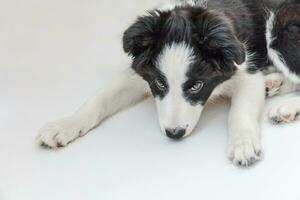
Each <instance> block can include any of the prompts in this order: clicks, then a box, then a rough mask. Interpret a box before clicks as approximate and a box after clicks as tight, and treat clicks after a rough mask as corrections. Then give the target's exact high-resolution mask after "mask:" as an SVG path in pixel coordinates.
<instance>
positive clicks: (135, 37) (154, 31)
mask: <svg viewBox="0 0 300 200" xmlns="http://www.w3.org/2000/svg"><path fill="white" fill-rule="evenodd" d="M160 21H161V17H160V13H159V11H154V12H149V15H147V16H143V17H139V18H138V19H137V21H136V22H135V23H134V24H132V25H131V26H130V27H129V28H128V29H127V30H126V31H125V32H124V35H123V49H124V51H125V52H126V53H128V54H129V55H131V56H133V57H135V56H137V55H139V54H140V53H142V52H143V51H145V50H147V49H149V48H151V47H152V46H153V45H154V44H155V42H156V38H157V36H158V34H159V27H160Z"/></svg>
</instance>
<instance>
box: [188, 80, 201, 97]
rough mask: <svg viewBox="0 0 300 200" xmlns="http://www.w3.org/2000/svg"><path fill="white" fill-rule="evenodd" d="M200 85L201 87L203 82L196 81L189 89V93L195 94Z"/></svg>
mask: <svg viewBox="0 0 300 200" xmlns="http://www.w3.org/2000/svg"><path fill="white" fill-rule="evenodd" d="M202 87H203V82H202V81H198V82H196V83H195V84H194V85H193V86H192V87H191V88H190V89H189V93H191V94H196V93H198V92H199V91H200V90H201V89H202Z"/></svg>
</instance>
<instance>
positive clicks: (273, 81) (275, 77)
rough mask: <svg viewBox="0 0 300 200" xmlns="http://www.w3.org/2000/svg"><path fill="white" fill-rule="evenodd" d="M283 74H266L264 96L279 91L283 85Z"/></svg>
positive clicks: (272, 94)
mask: <svg viewBox="0 0 300 200" xmlns="http://www.w3.org/2000/svg"><path fill="white" fill-rule="evenodd" d="M283 80H284V77H283V74H281V73H272V74H268V75H266V78H265V85H266V96H267V97H272V96H275V95H276V94H279V93H280V88H281V86H282V85H283Z"/></svg>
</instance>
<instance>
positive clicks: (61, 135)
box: [36, 117, 86, 149]
mask: <svg viewBox="0 0 300 200" xmlns="http://www.w3.org/2000/svg"><path fill="white" fill-rule="evenodd" d="M81 123H82V122H81V120H80V119H78V118H76V117H67V118H63V119H60V120H57V121H54V122H50V123H48V124H46V125H45V126H44V127H42V128H41V129H40V130H39V134H38V136H37V138H36V140H37V142H38V144H39V145H41V146H43V147H46V148H53V149H56V148H59V147H64V146H66V145H68V144H69V143H70V142H72V141H73V140H75V139H76V138H78V137H79V136H82V135H84V134H85V133H86V132H85V130H83V128H82V127H81Z"/></svg>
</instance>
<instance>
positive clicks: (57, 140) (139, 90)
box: [37, 68, 150, 148]
mask: <svg viewBox="0 0 300 200" xmlns="http://www.w3.org/2000/svg"><path fill="white" fill-rule="evenodd" d="M149 92H150V90H149V86H148V84H147V83H146V82H145V81H144V80H143V79H142V78H141V77H140V76H138V75H137V74H136V73H135V72H133V70H132V69H131V68H129V69H127V70H126V71H124V72H123V73H122V74H121V75H120V76H118V77H116V79H115V80H112V82H111V85H110V86H109V87H107V88H104V89H102V90H101V91H99V93H98V94H97V95H95V96H94V97H92V98H91V99H89V100H88V101H87V102H86V103H85V104H84V105H83V106H82V107H81V108H80V109H79V110H78V111H77V112H76V113H74V114H73V115H72V116H69V117H66V118H63V119H60V120H56V121H54V122H50V123H48V124H46V125H45V126H44V127H43V128H41V129H40V131H39V135H38V137H37V141H38V143H40V144H44V145H46V146H49V147H52V148H56V147H58V146H66V145H67V144H68V143H69V142H71V141H73V140H75V139H76V138H78V137H79V136H83V135H85V134H86V133H87V132H88V131H89V130H91V129H92V128H94V127H95V126H97V125H98V124H99V123H100V122H101V121H102V120H103V119H104V118H106V117H108V116H110V115H112V114H114V113H116V112H117V111H119V110H121V109H123V108H125V107H127V106H129V105H131V104H134V103H136V102H138V101H139V100H141V99H143V97H145V96H147V94H149Z"/></svg>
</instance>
